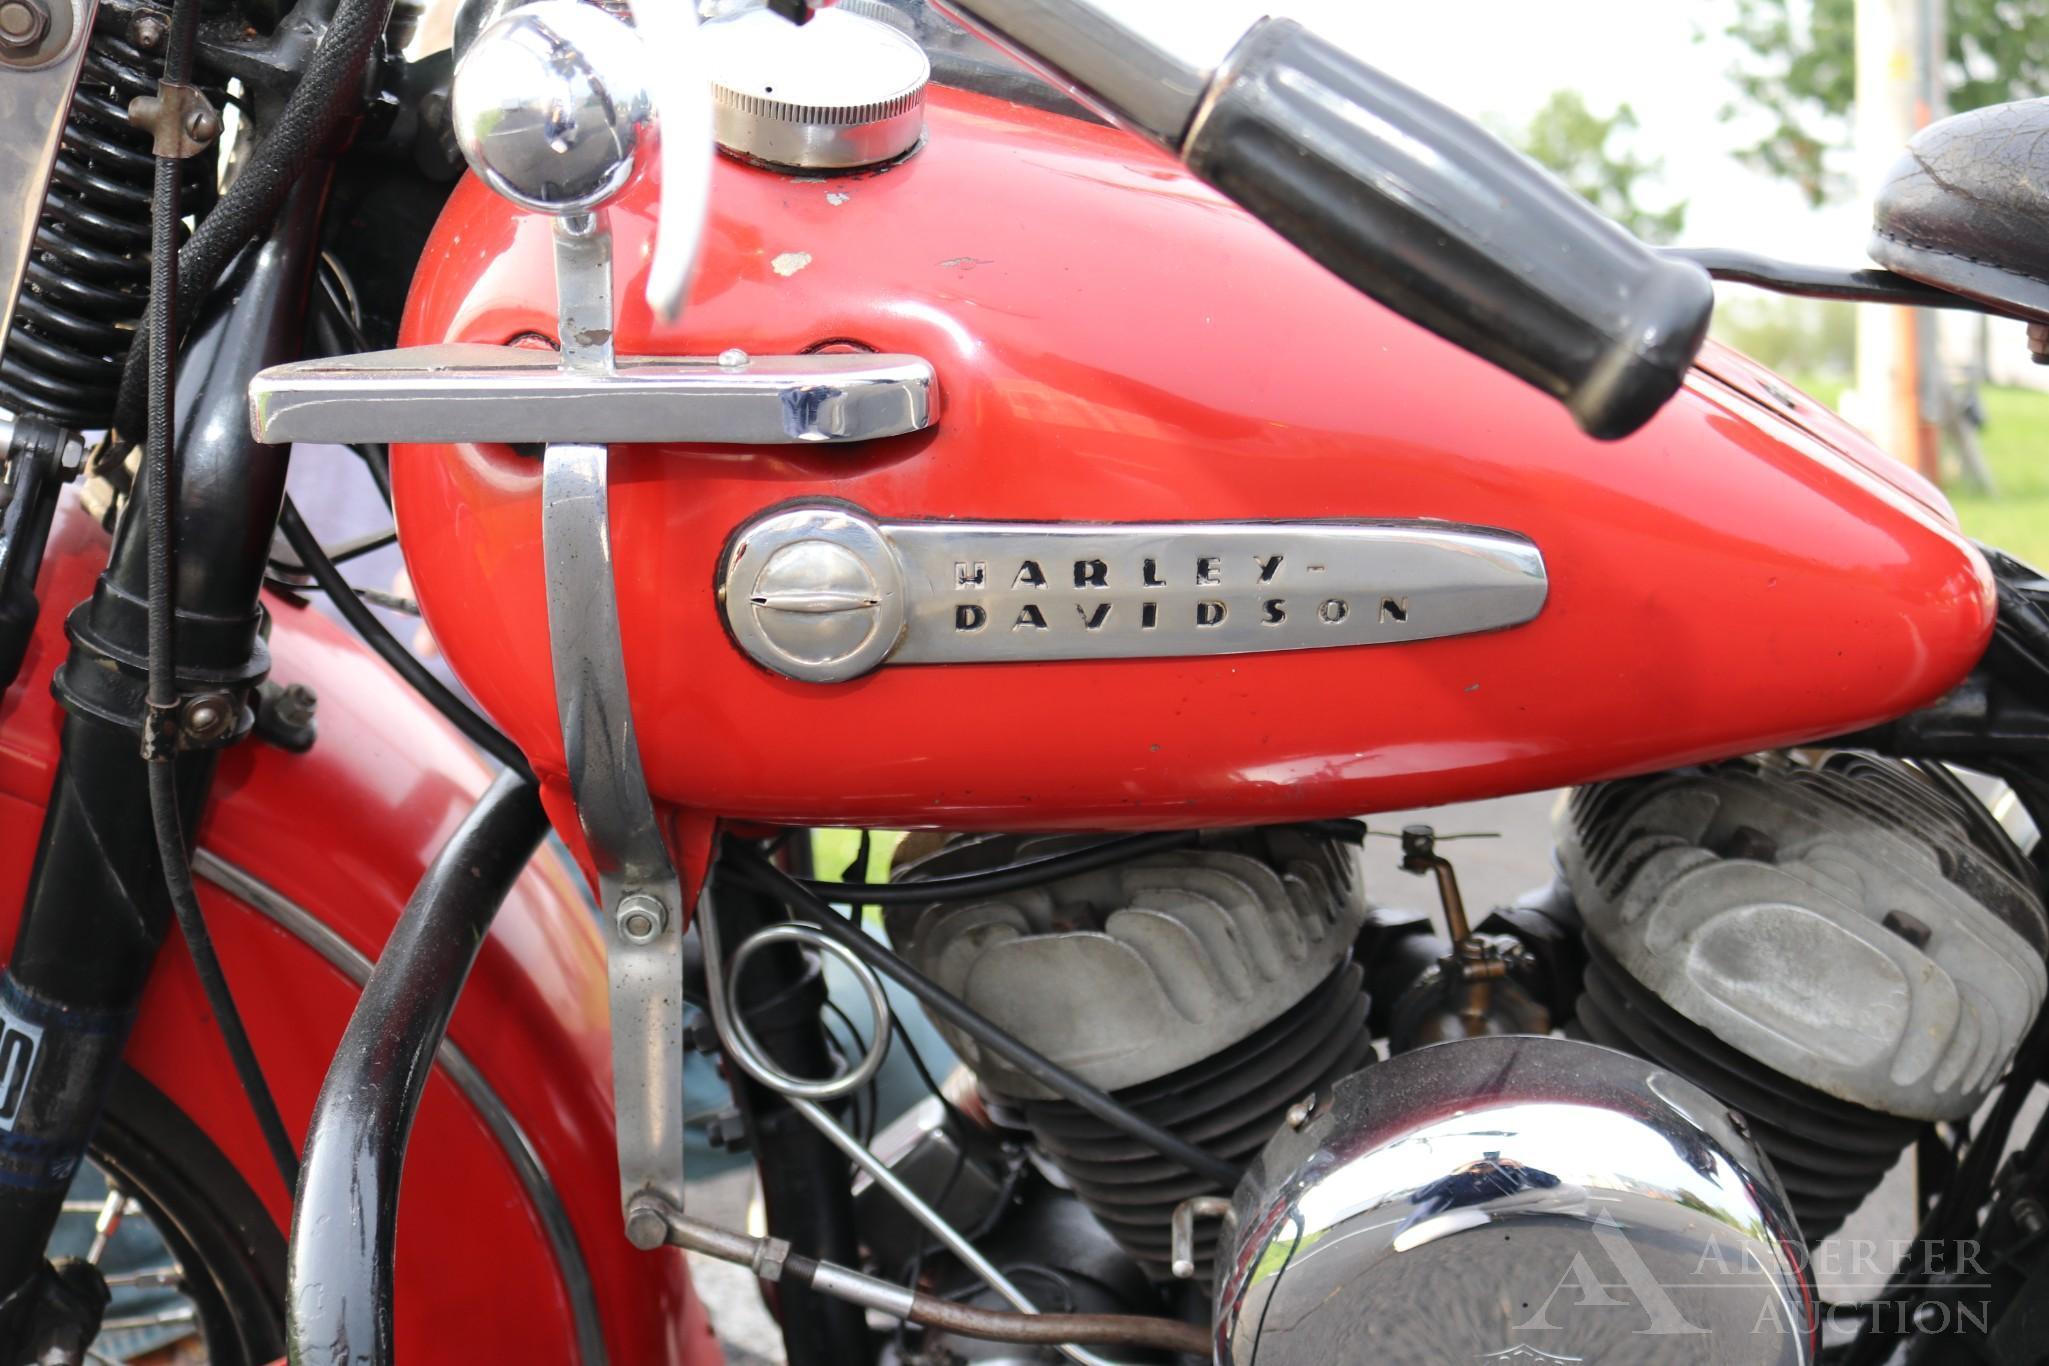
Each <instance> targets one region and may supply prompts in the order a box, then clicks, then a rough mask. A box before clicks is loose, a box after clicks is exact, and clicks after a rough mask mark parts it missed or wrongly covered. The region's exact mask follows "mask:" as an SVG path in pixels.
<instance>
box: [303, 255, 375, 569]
mask: <svg viewBox="0 0 2049 1366" xmlns="http://www.w3.org/2000/svg"><path fill="white" fill-rule="evenodd" d="M339 270H340V267H339V266H337V265H335V264H334V262H333V260H332V258H330V257H328V256H325V255H323V256H322V257H321V258H320V264H319V266H318V267H317V268H316V269H315V271H314V275H313V278H314V282H315V283H316V284H317V285H318V286H319V289H318V290H316V291H315V293H314V296H313V317H312V322H313V341H314V343H315V346H316V348H317V349H318V350H319V352H320V353H321V354H322V355H326V356H347V355H354V354H356V353H358V352H362V351H369V350H372V349H373V348H372V347H371V345H370V339H369V338H368V337H365V336H364V335H363V329H362V327H361V326H360V325H359V324H358V323H357V321H356V319H355V318H354V317H353V316H352V315H351V314H350V312H349V304H348V300H347V299H346V298H345V297H343V295H344V286H343V284H342V283H341V281H340V279H339V276H338V272H339ZM349 450H351V451H353V452H354V453H355V455H356V458H357V459H358V460H361V461H362V462H363V468H364V469H366V470H368V471H369V474H370V482H371V483H373V484H375V485H376V486H377V496H378V497H379V498H381V499H383V500H384V506H385V507H386V508H387V509H388V508H390V506H391V447H389V446H387V445H385V444H384V443H383V442H381V441H367V442H361V443H355V444H351V445H350V446H349ZM337 559H339V557H337Z"/></svg>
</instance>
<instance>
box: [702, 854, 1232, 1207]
mask: <svg viewBox="0 0 2049 1366" xmlns="http://www.w3.org/2000/svg"><path fill="white" fill-rule="evenodd" d="M1140 838H1144V837H1140ZM1131 842H1132V841H1113V843H1119V844H1127V845H1128V844H1130V843H1131ZM724 852H725V857H726V860H727V862H728V865H729V866H730V867H731V869H732V871H734V872H735V873H737V874H739V875H740V876H741V877H742V878H743V879H744V880H746V881H747V882H748V883H749V884H750V885H752V886H753V887H755V888H756V889H758V890H760V891H761V892H763V893H765V894H767V895H769V896H772V897H774V898H775V899H777V900H778V901H781V902H783V903H784V904H786V905H787V906H789V907H790V909H792V910H794V911H795V912H797V914H798V915H799V916H800V917H802V918H803V919H804V920H807V921H809V922H810V923H811V924H813V925H816V926H817V927H818V928H819V929H820V930H822V931H824V932H825V934H826V935H827V936H828V937H829V938H831V939H833V940H835V941H837V942H838V943H839V944H840V946H841V947H843V948H845V949H846V950H847V951H848V952H849V953H851V954H852V955H853V956H854V957H856V958H858V959H860V960H861V961H862V962H864V963H866V964H867V965H868V966H869V967H871V968H873V969H874V970H875V971H877V972H879V973H881V974H883V975H884V976H885V977H889V978H891V979H893V980H894V981H895V982H896V983H897V985H898V986H901V987H902V988H903V989H904V990H905V991H908V992H909V993H910V994H911V995H913V996H915V997H917V998H918V1002H919V1004H921V1005H923V1006H924V1007H925V1009H926V1010H927V1011H928V1012H930V1013H931V1014H933V1015H937V1016H938V1017H940V1018H941V1019H943V1020H945V1021H947V1023H949V1024H951V1025H952V1026H953V1027H954V1028H956V1029H958V1030H960V1032H961V1033H963V1034H965V1035H967V1036H968V1037H969V1038H971V1039H973V1040H974V1041H975V1042H976V1043H978V1044H980V1045H981V1046H982V1047H984V1048H986V1049H988V1050H989V1051H990V1052H991V1053H994V1054H995V1055H996V1056H997V1057H999V1058H1002V1059H1003V1060H1004V1061H1005V1062H1007V1063H1009V1064H1010V1065H1011V1066H1012V1067H1015V1068H1017V1069H1018V1071H1020V1072H1022V1073H1024V1074H1025V1075H1026V1076H1027V1077H1029V1078H1031V1079H1032V1080H1033V1081H1035V1082H1037V1083H1038V1084H1039V1085H1041V1086H1044V1087H1046V1088H1047V1089H1048V1090H1051V1091H1052V1092H1054V1093H1055V1094H1056V1095H1060V1096H1063V1097H1065V1098H1066V1099H1068V1100H1071V1101H1073V1102H1074V1103H1075V1104H1076V1105H1079V1106H1080V1107H1081V1108H1082V1109H1084V1110H1086V1111H1088V1112H1089V1113H1090V1114H1092V1115H1094V1116H1095V1117H1096V1118H1098V1119H1100V1120H1102V1121H1103V1122H1104V1123H1105V1124H1108V1125H1110V1126H1111V1127H1112V1128H1114V1129H1116V1130H1117V1131H1118V1132H1120V1133H1122V1134H1124V1135H1125V1136H1126V1137H1128V1138H1131V1139H1134V1140H1136V1141H1137V1142H1140V1143H1143V1144H1144V1145H1145V1146H1146V1147H1148V1148H1151V1149H1153V1150H1154V1151H1155V1152H1157V1153H1159V1154H1160V1155H1161V1156H1162V1157H1165V1158H1167V1159H1168V1160H1169V1161H1171V1162H1174V1163H1177V1164H1178V1165H1180V1166H1182V1167H1184V1168H1186V1169H1187V1170H1188V1171H1190V1172H1193V1173H1195V1174H1197V1175H1199V1176H1202V1177H1203V1178H1204V1179H1206V1180H1209V1181H1214V1182H1215V1183H1216V1184H1217V1185H1219V1186H1221V1187H1222V1188H1224V1189H1225V1190H1229V1189H1231V1188H1232V1187H1233V1186H1235V1185H1237V1184H1238V1178H1239V1176H1241V1175H1242V1174H1243V1173H1242V1172H1241V1170H1240V1169H1239V1167H1238V1165H1237V1164H1236V1163H1234V1162H1230V1161H1227V1160H1225V1159H1224V1158H1221V1157H1218V1156H1217V1155H1216V1154H1214V1153H1210V1152H1205V1151H1204V1150H1203V1149H1201V1148H1198V1147H1197V1146H1195V1145H1194V1144H1193V1143H1190V1142H1188V1141H1187V1140H1186V1139H1183V1138H1180V1137H1178V1136H1177V1135H1175V1134H1173V1133H1170V1132H1169V1131H1167V1130H1166V1129H1163V1128H1161V1127H1160V1126H1159V1125H1157V1124H1154V1123H1153V1122H1152V1121H1151V1120H1149V1119H1147V1118H1145V1117H1144V1116H1143V1115H1140V1114H1138V1113H1136V1112H1135V1111H1133V1110H1132V1109H1131V1108H1130V1107H1128V1106H1126V1105H1124V1104H1122V1103H1120V1102H1119V1101H1118V1100H1117V1099H1116V1098H1115V1097H1113V1096H1111V1095H1110V1094H1109V1093H1108V1092H1106V1091H1103V1090H1100V1089H1098V1088H1097V1087H1094V1086H1091V1085H1090V1084H1089V1083H1088V1082H1086V1081H1084V1080H1082V1079H1081V1078H1080V1077H1078V1076H1076V1075H1075V1074H1074V1073H1072V1072H1070V1071H1068V1070H1067V1069H1066V1068H1064V1067H1062V1066H1060V1065H1059V1064H1058V1063H1056V1062H1054V1061H1053V1060H1052V1059H1050V1058H1048V1057H1046V1056H1045V1055H1044V1054H1042V1053H1039V1052H1037V1051H1035V1050H1033V1049H1031V1048H1027V1047H1026V1046H1025V1045H1024V1044H1022V1043H1019V1042H1018V1041H1017V1040H1016V1039H1014V1038H1012V1037H1011V1036H1010V1035H1009V1034H1006V1033H1005V1032H1004V1031H1003V1030H1001V1029H999V1028H997V1027H996V1025H995V1024H993V1023H992V1022H991V1021H990V1020H989V1019H988V1018H987V1017H985V1016H983V1015H981V1014H979V1013H977V1012H976V1011H974V1010H971V1009H970V1008H968V1007H967V1006H966V1005H964V1004H962V1002H961V1001H960V1000H958V999H957V998H956V997H954V996H953V995H952V994H950V993H949V992H947V991H946V990H945V989H944V988H943V987H941V986H940V985H939V984H938V983H937V982H934V981H933V980H932V979H931V978H929V977H927V976H926V975H925V974H924V973H922V972H919V971H918V970H917V969H916V968H914V967H912V966H911V965H910V964H908V963H906V962H904V960H903V959H901V958H899V957H897V956H896V955H895V954H893V953H891V952H890V951H889V950H888V949H886V948H884V947H883V946H882V945H880V944H878V943H876V942H875V941H874V940H872V939H870V938H869V937H868V936H867V935H865V934H863V933H862V932H861V931H860V930H859V929H857V928H855V927H854V926H851V925H849V924H848V923H847V922H846V921H845V920H843V919H841V918H840V917H839V916H838V915H836V914H834V912H833V909H832V907H831V906H830V905H829V904H827V902H826V901H825V899H824V898H823V897H821V896H820V895H819V894H818V893H817V892H814V891H812V890H811V888H810V887H809V886H807V885H806V884H804V883H802V882H799V881H797V880H796V879H795V878H793V877H791V876H790V875H789V874H787V873H785V872H783V871H782V870H781V869H780V868H777V867H776V866H774V865H773V864H771V863H769V862H768V861H767V860H765V859H763V858H762V857H761V855H760V854H758V853H756V852H755V851H754V850H753V849H752V848H751V847H749V846H748V845H746V844H743V843H741V842H739V841H737V840H727V841H725V843H724ZM1092 852H1100V846H1098V847H1097V849H1096V850H1095V851H1092ZM1047 862H1050V860H1045V859H1041V860H1039V861H1038V864H1039V865H1043V864H1045V863H1047ZM1026 866H1027V867H1032V866H1037V865H1029V864H1028V865H1026ZM839 885H840V884H837V883H827V884H826V886H827V887H828V888H833V887H837V886H839ZM926 899H927V900H929V899H931V898H929V897H927V898H926Z"/></svg>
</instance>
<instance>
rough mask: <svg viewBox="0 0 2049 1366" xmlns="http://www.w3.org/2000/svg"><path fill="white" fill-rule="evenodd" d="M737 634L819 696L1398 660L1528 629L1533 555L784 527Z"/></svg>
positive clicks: (1302, 530)
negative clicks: (1195, 661) (1175, 666)
mask: <svg viewBox="0 0 2049 1366" xmlns="http://www.w3.org/2000/svg"><path fill="white" fill-rule="evenodd" d="M721 587H722V592H723V593H724V596H725V609H726V619H727V622H728V624H729V625H730V626H731V628H732V631H733V635H734V638H735V639H736V640H737V641H738V642H739V643H740V645H741V646H742V648H744V649H745V650H746V651H747V652H748V653H749V654H750V655H752V656H753V657H754V658H755V659H756V660H758V661H760V662H761V663H763V664H765V665H767V666H768V667H769V668H772V669H775V670H777V671H779V672H782V673H786V674H790V675H791V676H793V677H797V678H808V679H812V680H815V681H820V682H830V681H835V680H838V679H844V678H851V677H855V676H857V675H858V674H861V673H865V672H867V671H868V670H869V669H872V668H874V667H876V666H877V665H878V664H882V663H885V662H887V663H892V664H913V663H925V664H940V663H972V662H977V661H992V660H1060V659H1115V658H1159V657H1166V656H1176V655H1206V654H1247V653H1253V652H1258V651H1267V650H1304V649H1317V648H1322V647H1329V646H1340V645H1371V644H1388V643H1394V642H1399V641H1414V640H1427V639H1429V638H1431V637H1433V636H1447V635H1463V634H1469V633H1472V632H1477V631H1491V630H1498V629H1501V628H1503V627H1508V626H1515V625H1518V624H1520V623H1522V622H1526V621H1528V620H1530V619H1531V618H1532V617H1534V616H1536V615H1537V613H1538V612H1539V611H1540V610H1541V609H1542V608H1543V605H1544V598H1545V593H1546V589H1547V582H1546V578H1545V573H1544V561H1543V556H1542V555H1541V554H1540V553H1539V552H1538V550H1537V547H1536V546H1535V545H1534V544H1532V543H1531V542H1530V541H1529V540H1528V539H1527V538H1526V537H1523V536H1520V535H1518V534H1516V533H1515V532H1512V531H1502V530H1497V529H1494V528H1488V527H1471V526H1459V525H1455V524H1452V523H1448V522H1431V521H1355V522H1339V521H1331V522H1323V521H1317V522H1306V521H1305V522H1247V523H1234V522H1159V523H1123V524H1112V525H1088V524H1069V523H1027V522H875V521H872V520H870V519H869V518H867V517H865V516H863V515H862V514H860V513H858V512H856V511H853V510H852V509H847V508H839V507H815V508H796V509H785V510H783V511H780V512H776V513H772V514H770V515H769V516H767V517H764V518H762V519H761V520H759V521H757V522H755V523H754V524H752V525H751V526H749V527H747V528H745V529H743V530H742V531H741V532H740V533H739V534H737V535H736V536H735V537H734V538H733V543H732V548H731V549H730V550H729V551H728V554H727V559H726V565H725V569H724V573H723V574H722V576H721Z"/></svg>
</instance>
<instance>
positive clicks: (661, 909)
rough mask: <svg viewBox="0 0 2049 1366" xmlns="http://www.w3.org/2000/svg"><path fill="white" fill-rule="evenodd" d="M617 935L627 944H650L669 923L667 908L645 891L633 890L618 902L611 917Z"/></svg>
mask: <svg viewBox="0 0 2049 1366" xmlns="http://www.w3.org/2000/svg"><path fill="white" fill-rule="evenodd" d="M613 923H614V924H616V925H617V926H618V927H619V937H620V938H621V939H624V940H625V941H626V942H627V943H629V944H652V943H653V942H654V941H655V936H657V935H659V934H660V933H661V932H662V929H663V927H664V926H666V925H667V924H668V923H669V908H668V907H666V906H664V905H662V903H661V902H660V901H659V900H657V899H656V898H654V897H651V896H649V895H647V893H645V892H635V893H634V894H633V895H632V896H629V897H627V898H626V899H625V900H623V901H621V902H620V903H619V913H618V915H616V916H615V917H613Z"/></svg>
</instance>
